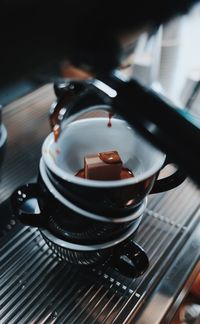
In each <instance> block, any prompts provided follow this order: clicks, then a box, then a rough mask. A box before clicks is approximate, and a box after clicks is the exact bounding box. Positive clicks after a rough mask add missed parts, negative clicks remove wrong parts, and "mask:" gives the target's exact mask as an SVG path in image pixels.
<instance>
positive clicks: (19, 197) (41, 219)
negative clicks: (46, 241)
mask: <svg viewBox="0 0 200 324" xmlns="http://www.w3.org/2000/svg"><path fill="white" fill-rule="evenodd" d="M38 197H39V193H38V185H37V184H36V183H29V184H25V185H23V186H21V187H19V188H17V189H16V190H15V191H14V192H13V193H12V195H11V197H10V202H11V207H12V210H13V213H14V215H15V216H16V217H17V218H18V219H19V220H20V222H22V223H23V224H25V225H29V226H32V227H46V226H45V225H46V217H45V215H43V213H42V212H41V211H39V212H37V209H38V208H37V207H38V203H37V201H38ZM33 198H35V199H36V201H34V200H33ZM25 203H26V204H27V206H26V210H27V209H28V211H26V210H23V206H24V207H25ZM29 210H30V211H29Z"/></svg>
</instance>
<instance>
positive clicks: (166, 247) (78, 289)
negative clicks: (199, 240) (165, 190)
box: [0, 185, 197, 324]
mask: <svg viewBox="0 0 200 324" xmlns="http://www.w3.org/2000/svg"><path fill="white" fill-rule="evenodd" d="M188 186H189V185H187V186H185V187H184V188H183V192H185V193H187V189H186V187H188ZM190 190H192V189H191V188H190ZM195 192H196V190H195V189H194V188H193V194H194V195H193V198H194V197H195ZM174 195H175V196H176V197H177V199H178V198H179V197H180V194H179V193H178V192H174ZM196 196H197V192H196ZM180 198H181V197H180ZM162 200H163V199H162ZM162 200H161V201H162ZM161 201H160V203H161ZM150 205H151V204H150ZM166 207H167V206H165V208H166ZM196 207H197V205H196ZM195 209H196V208H195V206H194V204H193V213H194V212H195ZM192 217H194V215H192V214H190V220H191V218H192ZM187 220H188V219H187ZM187 235H189V228H188V227H187V226H185V225H184V223H183V224H182V225H180V224H176V223H173V224H172V220H171V219H169V218H164V216H162V217H161V216H159V215H158V214H155V213H154V211H152V210H147V212H146V213H145V215H144V219H143V221H142V224H141V226H140V228H139V231H138V233H137V234H136V237H135V241H136V242H138V243H139V244H141V245H142V246H143V247H144V249H145V250H146V252H147V254H148V256H149V259H150V267H149V269H148V271H147V272H146V273H145V274H144V275H143V276H142V277H140V278H137V279H130V278H126V277H124V276H122V275H120V274H119V273H117V272H116V271H114V270H113V269H111V268H103V267H99V268H97V269H95V268H93V269H91V268H89V269H88V268H87V269H84V268H81V269H79V268H78V267H73V266H71V265H69V264H67V263H65V262H63V261H59V260H57V259H56V258H55V256H54V255H53V254H52V252H51V251H50V250H49V249H48V247H47V245H46V244H45V242H44V241H43V239H42V237H41V236H40V233H39V231H38V230H34V229H30V228H28V227H23V226H21V225H16V226H14V227H13V228H12V229H11V230H10V231H9V233H8V234H7V235H5V236H4V238H3V239H2V242H1V262H0V265H1V281H2V285H1V323H5V324H6V323H29V322H34V323H51V322H52V323H54V322H56V323H111V322H112V321H114V322H116V321H117V319H118V317H120V318H121V316H123V317H124V316H125V317H126V315H127V314H129V309H131V310H132V311H133V310H134V308H135V310H137V307H138V305H139V303H140V302H141V301H142V300H143V299H144V298H145V297H146V296H147V295H148V293H149V291H150V289H151V288H152V287H153V286H154V285H155V284H156V283H157V282H158V280H159V277H160V276H161V275H162V274H163V273H164V272H165V271H166V267H167V266H169V265H170V264H171V262H172V260H173V258H174V253H175V252H176V251H177V249H180V244H183V237H184V236H187Z"/></svg>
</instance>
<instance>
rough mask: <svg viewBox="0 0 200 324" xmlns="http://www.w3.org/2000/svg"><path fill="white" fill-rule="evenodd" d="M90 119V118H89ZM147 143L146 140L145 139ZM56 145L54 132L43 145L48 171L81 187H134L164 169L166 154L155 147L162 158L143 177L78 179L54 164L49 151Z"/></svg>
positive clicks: (43, 155)
mask: <svg viewBox="0 0 200 324" xmlns="http://www.w3.org/2000/svg"><path fill="white" fill-rule="evenodd" d="M88 119H89V118H88ZM101 119H103V120H104V119H106V118H105V117H104V118H93V120H94V121H95V120H101ZM85 120H86V119H84V120H77V121H73V123H77V122H78V123H83V122H84V121H85ZM118 121H120V122H123V123H125V124H127V127H129V128H130V129H131V126H129V125H128V123H127V122H126V121H124V120H118ZM144 141H145V139H144ZM53 143H54V135H53V132H51V133H50V134H49V135H48V136H47V137H46V138H45V140H44V142H43V144H42V157H43V159H44V163H45V164H46V166H47V167H48V169H49V170H50V171H51V172H52V173H53V174H55V175H56V176H57V177H59V178H61V179H62V180H64V181H68V182H71V183H74V184H77V185H80V186H84V187H85V186H86V187H95V188H116V187H124V186H128V185H133V184H135V183H139V182H142V181H144V180H146V179H148V178H150V177H152V176H153V175H154V174H156V173H157V172H158V171H159V169H160V168H161V167H162V165H163V163H164V161H165V157H166V154H165V153H163V152H162V151H160V150H159V149H157V148H156V147H154V149H155V150H157V151H158V152H159V154H160V158H159V159H158V160H157V161H156V163H155V164H154V166H153V168H151V169H150V170H147V171H146V172H144V173H142V174H141V175H138V176H135V177H133V178H129V179H122V180H104V181H100V180H90V179H82V178H80V177H76V176H75V175H72V174H69V173H67V172H66V171H64V170H62V169H61V168H60V167H58V166H57V165H56V164H55V163H53V160H52V158H50V157H49V154H48V153H47V152H48V151H49V150H48V148H49V147H50V146H51V145H52V144H53Z"/></svg>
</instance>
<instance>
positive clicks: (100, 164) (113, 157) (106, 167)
mask: <svg viewBox="0 0 200 324" xmlns="http://www.w3.org/2000/svg"><path fill="white" fill-rule="evenodd" d="M84 166H85V178H86V179H93V180H119V179H120V173H121V170H122V160H121V158H120V156H119V154H118V152H117V151H109V152H102V153H98V154H90V155H87V156H85V158H84Z"/></svg>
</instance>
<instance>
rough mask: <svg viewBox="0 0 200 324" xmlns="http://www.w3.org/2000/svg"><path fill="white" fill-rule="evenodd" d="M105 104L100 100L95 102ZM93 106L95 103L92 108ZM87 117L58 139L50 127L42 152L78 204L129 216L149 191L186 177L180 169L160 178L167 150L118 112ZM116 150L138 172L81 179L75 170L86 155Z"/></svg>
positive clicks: (50, 169) (171, 185) (65, 129)
mask: <svg viewBox="0 0 200 324" xmlns="http://www.w3.org/2000/svg"><path fill="white" fill-rule="evenodd" d="M97 108H98V109H101V108H102V107H101V106H98V107H94V111H95V109H97ZM90 109H91V108H90ZM107 123H108V119H107V118H83V119H81V120H76V121H72V122H71V123H68V121H67V125H64V124H63V129H62V132H61V135H60V137H59V139H58V141H56V142H55V141H54V137H53V133H51V134H50V135H49V136H48V137H47V138H46V140H45V141H44V144H43V147H42V156H43V159H44V162H45V165H46V169H47V173H48V177H49V179H50V180H51V182H52V184H53V185H54V187H55V188H56V189H57V190H58V191H59V192H60V193H61V194H62V195H63V196H64V197H65V198H66V199H68V200H70V201H71V202H72V203H74V204H75V205H77V206H79V207H81V208H83V209H85V210H88V211H90V212H93V213H100V214H101V215H104V216H105V217H108V218H113V217H126V216H127V215H129V214H130V213H131V211H133V212H134V210H135V208H136V207H137V206H139V205H140V204H141V202H142V201H143V200H144V198H145V197H146V196H147V195H148V194H150V193H157V192H163V191H166V190H169V189H172V188H175V187H176V186H178V185H180V184H181V183H182V182H183V181H184V180H185V178H186V176H185V174H183V172H182V171H181V170H179V169H178V170H177V171H176V172H175V173H173V174H172V175H170V176H168V177H166V178H164V179H162V180H158V179H157V178H158V176H159V172H160V170H161V169H162V168H163V167H164V166H166V164H167V162H166V155H165V154H164V153H162V152H161V151H159V150H158V149H156V148H155V147H154V146H152V145H151V144H150V143H148V142H147V141H145V140H144V139H143V138H142V137H141V136H140V135H139V134H138V133H137V132H135V131H134V130H133V129H132V128H131V127H130V126H129V125H128V124H127V123H126V122H125V121H123V120H120V119H116V118H113V119H112V127H110V128H109V127H107ZM112 150H116V151H118V153H119V154H120V156H121V159H122V161H123V165H124V167H126V168H128V169H130V170H131V171H132V172H133V174H134V177H133V178H131V179H123V180H116V181H96V180H88V179H82V178H79V177H77V176H75V174H76V173H77V171H79V170H80V169H82V168H83V165H84V156H86V155H88V154H94V153H98V152H105V151H112Z"/></svg>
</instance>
